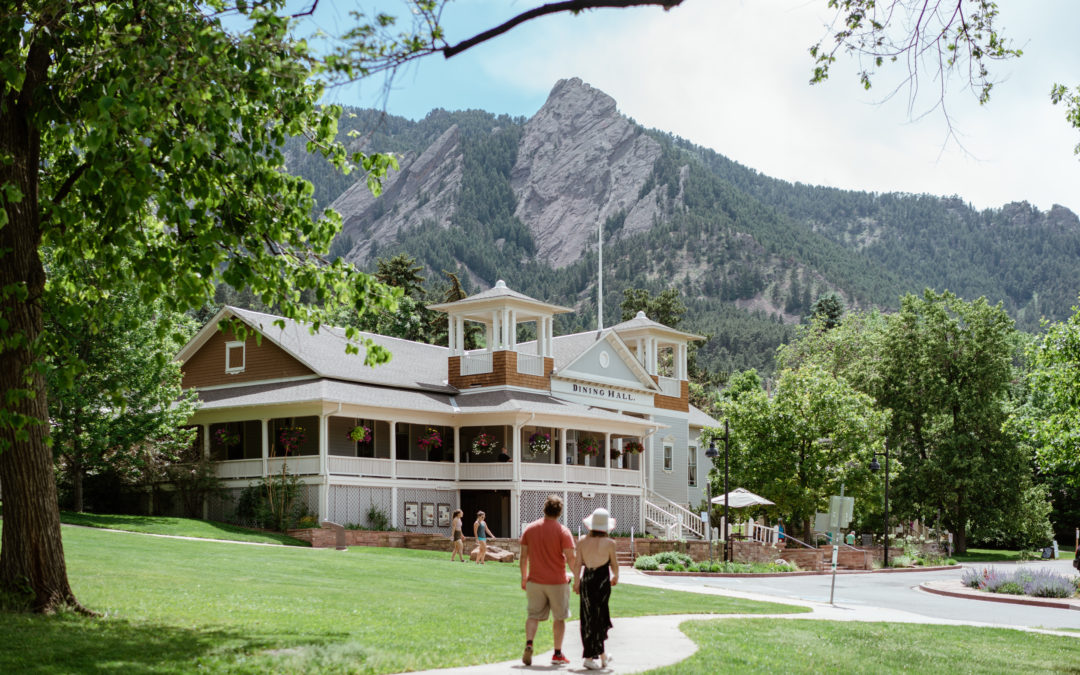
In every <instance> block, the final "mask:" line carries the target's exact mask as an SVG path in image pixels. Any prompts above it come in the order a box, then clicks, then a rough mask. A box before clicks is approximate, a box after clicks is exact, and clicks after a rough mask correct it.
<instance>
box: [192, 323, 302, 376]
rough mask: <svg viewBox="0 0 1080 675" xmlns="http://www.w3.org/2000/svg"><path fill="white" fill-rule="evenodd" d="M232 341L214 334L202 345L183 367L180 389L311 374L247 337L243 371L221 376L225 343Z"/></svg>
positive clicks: (282, 353)
mask: <svg viewBox="0 0 1080 675" xmlns="http://www.w3.org/2000/svg"><path fill="white" fill-rule="evenodd" d="M234 340H235V338H234V337H233V334H232V332H228V333H222V332H221V331H217V332H216V333H214V334H213V335H212V336H211V337H210V339H209V340H207V341H206V344H204V345H203V346H202V348H201V349H199V351H197V352H195V354H194V355H192V357H191V358H189V359H188V360H187V361H186V362H185V363H184V365H183V368H182V370H183V372H184V379H183V386H184V387H185V388H190V387H212V386H215V385H221V384H236V383H237V382H258V381H262V380H275V379H279V378H284V377H299V376H302V375H312V374H313V373H312V371H311V369H310V368H308V367H307V366H305V365H304V364H302V363H300V362H299V361H297V360H296V359H295V358H293V357H292V356H290V355H289V353H288V352H286V351H285V350H284V349H282V348H281V347H278V346H277V345H276V344H274V343H272V342H270V341H269V340H267V339H266V338H263V339H262V341H261V344H258V343H257V342H256V340H255V335H254V334H253V333H249V334H248V337H247V340H246V341H245V343H244V350H245V359H244V371H243V372H242V373H235V374H232V375H230V374H228V373H226V372H225V343H226V342H232V341H234Z"/></svg>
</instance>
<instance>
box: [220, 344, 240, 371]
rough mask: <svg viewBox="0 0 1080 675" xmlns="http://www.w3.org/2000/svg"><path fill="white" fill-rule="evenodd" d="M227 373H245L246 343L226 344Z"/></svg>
mask: <svg viewBox="0 0 1080 675" xmlns="http://www.w3.org/2000/svg"><path fill="white" fill-rule="evenodd" d="M225 372H226V373H228V374H230V375H232V374H235V373H242V372H244V343H243V342H226V343H225Z"/></svg>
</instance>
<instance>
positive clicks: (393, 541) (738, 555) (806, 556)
mask: <svg viewBox="0 0 1080 675" xmlns="http://www.w3.org/2000/svg"><path fill="white" fill-rule="evenodd" d="M288 534H289V536H290V537H294V538H296V539H301V540H303V541H306V542H309V543H310V544H311V545H312V546H313V547H315V548H334V546H335V545H336V541H337V540H336V537H335V534H334V531H333V530H332V529H330V528H306V529H300V530H289V531H288ZM488 542H490V544H491V545H492V546H498V547H499V548H501V549H503V550H505V551H510V552H511V553H513V554H514V558H518V557H519V556H520V555H521V545H520V544H519V543H518V540H517V539H489V540H488ZM345 545H346V546H380V547H384V548H411V549H418V550H422V551H445V552H446V553H449V552H451V551H452V550H453V549H454V546H453V542H451V541H450V539H449V538H447V537H445V536H443V535H441V534H423V533H419V532H376V531H372V530H345ZM475 545H476V540H475V539H466V540H465V551H466V552H469V551H471V550H472V549H473V547H475ZM615 547H616V550H617V551H619V552H621V553H629V552H630V551H631V548H630V538H629V537H616V538H615ZM633 550H634V553H635V555H639V556H641V555H654V554H656V553H660V552H662V551H676V552H678V553H685V554H686V555H688V556H690V557H691V558H692V559H693V560H695V561H698V562H700V561H702V560H708V559H709V542H707V541H697V540H692V541H668V540H665V539H649V538H635V539H634V547H633ZM712 553H713V559H714V560H715V559H718V558H721V557H722V556H723V549H722V548H721V547H720V545H719V544H715V543H714V545H713V548H712ZM889 553H890V557H892V551H891V550H890V551H889ZM831 555H832V551H831V549H829V548H827V547H826V548H820V549H804V548H784V547H783V546H779V547H777V546H763V545H761V544H757V543H754V542H749V541H735V542H732V559H733V560H735V561H736V562H764V563H769V562H773V561H775V560H777V559H784V560H787V561H788V562H793V563H795V564H796V565H798V566H799V567H800V568H801V569H804V570H818V571H820V570H823V569H826V568H827V567H828V566H829V564H830V561H831ZM877 557H878V558H879V559H880V557H881V554H880V551H879V552H878V555H877ZM873 560H874V555H873V552H872V551H862V550H852V549H841V551H840V554H839V557H838V564H839V566H840V567H842V568H845V569H864V570H868V569H872V568H873Z"/></svg>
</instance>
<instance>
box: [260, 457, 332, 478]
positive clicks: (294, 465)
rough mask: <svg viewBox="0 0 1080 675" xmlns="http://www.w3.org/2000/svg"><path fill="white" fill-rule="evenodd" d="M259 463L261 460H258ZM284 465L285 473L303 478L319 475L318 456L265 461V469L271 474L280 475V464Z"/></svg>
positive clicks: (276, 458)
mask: <svg viewBox="0 0 1080 675" xmlns="http://www.w3.org/2000/svg"><path fill="white" fill-rule="evenodd" d="M260 462H261V460H260ZM282 462H285V463H286V471H288V472H289V473H293V474H296V475H298V476H304V475H309V474H316V473H319V456H318V455H304V456H303V457H287V458H283V457H271V458H270V459H268V460H267V468H268V469H269V470H270V473H271V474H280V473H281V463H282Z"/></svg>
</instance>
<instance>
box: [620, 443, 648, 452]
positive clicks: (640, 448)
mask: <svg viewBox="0 0 1080 675" xmlns="http://www.w3.org/2000/svg"><path fill="white" fill-rule="evenodd" d="M622 449H623V452H624V453H626V454H628V455H640V454H641V453H642V452H645V446H644V445H642V444H641V441H628V442H626V443H623V446H622Z"/></svg>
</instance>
